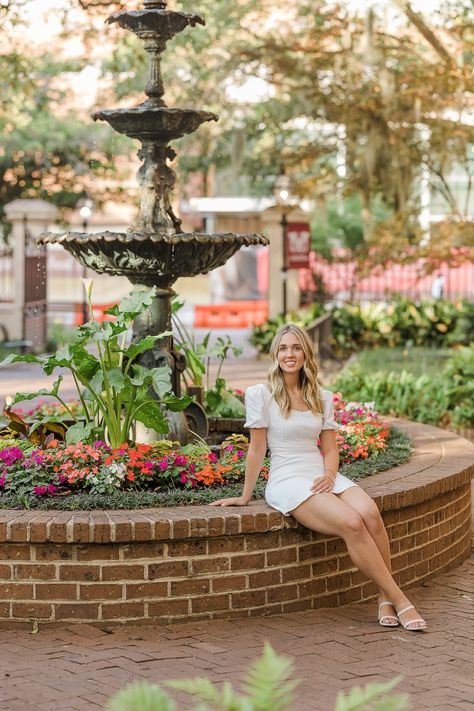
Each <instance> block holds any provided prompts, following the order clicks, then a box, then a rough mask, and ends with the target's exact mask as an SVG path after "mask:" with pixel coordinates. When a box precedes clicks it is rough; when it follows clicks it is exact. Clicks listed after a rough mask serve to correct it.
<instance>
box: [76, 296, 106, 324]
mask: <svg viewBox="0 0 474 711" xmlns="http://www.w3.org/2000/svg"><path fill="white" fill-rule="evenodd" d="M116 303H117V302H116V301H111V302H110V304H92V309H93V311H94V318H95V320H96V321H99V323H102V321H111V320H112V319H113V316H109V315H108V314H104V311H106V310H107V309H110V308H112V306H114V304H116ZM83 308H84V307H83V304H82V303H77V302H76V303H75V304H74V325H75V326H80V325H81V324H82V323H84V319H83ZM87 313H88V314H89V307H87ZM87 318H88V320H89V315H88V317H87Z"/></svg>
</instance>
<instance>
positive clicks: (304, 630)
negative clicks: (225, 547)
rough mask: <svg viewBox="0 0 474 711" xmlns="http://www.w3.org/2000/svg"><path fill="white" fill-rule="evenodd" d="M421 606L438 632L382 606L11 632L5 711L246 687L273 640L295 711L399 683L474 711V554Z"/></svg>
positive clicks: (74, 708) (418, 596)
mask: <svg viewBox="0 0 474 711" xmlns="http://www.w3.org/2000/svg"><path fill="white" fill-rule="evenodd" d="M265 367H266V364H264V363H259V367H258V368H256V369H255V370H253V372H252V374H251V373H250V369H247V368H245V367H241V365H240V366H239V365H237V363H235V364H233V367H231V368H230V372H229V373H228V375H229V376H230V377H229V382H232V384H235V385H237V384H238V383H239V384H240V385H241V386H243V387H246V386H247V385H249V384H251V383H252V382H256V381H258V380H260V379H261V378H262V376H263V373H264V371H265ZM234 368H235V369H234ZM1 389H3V388H0V390H1ZM411 598H412V599H413V601H414V602H415V604H417V605H419V607H420V609H421V610H422V611H423V612H424V614H425V616H426V619H427V621H428V623H429V625H430V631H429V632H427V633H424V634H419V635H417V634H413V633H408V632H405V631H403V630H402V629H401V628H397V629H395V630H390V629H382V628H381V627H380V626H379V625H378V624H376V622H375V615H376V610H375V603H363V604H356V605H347V606H345V607H343V608H339V609H330V610H317V611H311V612H303V613H297V614H291V615H284V616H276V617H267V618H256V619H241V620H231V621H222V620H219V621H209V622H208V621H206V622H199V623H192V624H191V623H181V624H175V625H172V626H159V625H147V626H145V625H143V626H133V627H132V626H129V627H125V628H120V627H112V626H110V627H109V626H105V625H103V626H101V627H92V626H89V625H70V626H67V627H54V628H51V627H47V626H40V629H39V631H38V632H37V633H36V634H32V630H30V629H25V628H23V629H12V628H5V627H3V628H1V629H0V710H1V711H30V709H31V711H33V710H34V711H52V710H53V709H54V710H55V711H87V710H89V709H91V711H93V710H95V709H104V708H105V705H106V702H107V700H108V699H109V698H110V696H111V695H112V694H113V693H114V692H115V691H116V690H117V689H120V688H122V687H123V686H124V685H125V684H126V683H127V682H129V681H132V680H136V679H148V680H150V681H154V682H159V681H162V680H165V679H170V678H176V677H183V676H194V675H197V676H199V675H203V676H208V677H209V678H211V679H213V680H214V681H217V682H221V681H224V680H226V679H229V680H231V681H233V682H234V683H236V684H237V685H238V684H239V680H240V679H241V678H242V675H243V672H244V671H245V670H246V669H247V667H248V665H249V663H250V662H251V661H252V660H253V659H255V657H257V656H259V655H260V653H261V650H262V645H263V642H264V641H265V640H268V641H270V642H271V644H272V645H273V647H274V649H275V650H276V651H277V652H279V653H283V654H287V655H290V656H292V657H293V658H294V660H295V665H296V676H297V677H298V678H300V679H301V684H300V687H299V692H298V701H297V703H296V704H295V705H294V711H332V709H333V707H334V700H335V697H336V694H337V691H338V690H339V689H349V688H351V687H353V686H356V685H364V684H366V683H369V682H377V681H386V680H388V679H391V678H393V677H394V676H396V675H399V674H401V675H403V680H402V681H401V683H400V684H399V687H398V689H399V690H400V691H403V692H406V693H409V694H410V697H411V702H412V709H413V710H414V711H417V710H418V709H433V710H434V711H448V710H449V709H472V708H474V676H473V674H472V660H473V658H474V557H473V556H471V558H470V560H469V561H467V562H466V563H464V564H463V565H462V566H461V567H459V568H457V569H456V570H454V571H452V572H450V573H446V574H444V575H441V576H438V577H437V578H436V579H434V580H432V581H430V582H428V583H425V584H424V585H423V586H421V587H419V588H415V589H414V590H412V591H411ZM177 698H178V699H179V698H181V699H182V700H184V698H187V697H180V696H179V695H178V696H177ZM188 707H189V704H188Z"/></svg>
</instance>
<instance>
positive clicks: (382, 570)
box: [291, 494, 419, 623]
mask: <svg viewBox="0 0 474 711" xmlns="http://www.w3.org/2000/svg"><path fill="white" fill-rule="evenodd" d="M291 514H292V516H293V517H294V518H295V519H296V520H297V521H299V522H300V523H301V524H302V525H303V526H305V527H306V528H309V529H311V530H313V531H318V532H319V533H324V534H328V535H333V536H340V537H341V538H342V539H343V540H344V541H345V543H346V545H347V549H348V552H349V555H350V557H351V560H352V561H353V563H354V564H355V565H356V566H357V567H358V568H359V569H360V570H361V571H362V572H363V573H365V574H366V575H367V576H368V577H369V578H370V579H371V580H373V581H374V582H375V583H376V585H377V586H378V587H379V588H380V590H381V591H382V592H383V595H384V596H385V597H386V599H388V600H391V601H392V603H393V604H394V605H395V606H396V608H397V609H398V610H400V609H402V608H404V607H406V606H407V605H409V604H410V601H409V600H408V598H407V597H406V595H405V594H404V593H403V592H402V590H401V589H400V588H399V587H398V585H397V584H396V583H395V581H394V579H393V578H392V575H391V573H390V571H389V569H388V568H387V566H386V565H385V562H384V559H383V557H382V554H381V553H380V551H379V549H378V547H377V545H376V543H375V541H374V539H373V538H372V536H371V535H370V533H369V531H368V529H367V527H366V525H365V524H364V521H363V520H362V517H361V516H360V515H359V514H358V513H357V511H355V509H354V508H352V506H350V505H349V504H348V503H346V502H345V501H342V500H341V499H340V498H338V496H336V495H335V494H317V495H315V496H311V497H310V498H309V499H306V501H304V502H303V503H302V504H300V505H299V506H298V507H297V508H296V509H294V510H293V511H292V512H291ZM418 617H419V615H418V613H417V612H416V610H410V611H409V612H407V613H406V615H404V618H403V621H404V622H405V623H407V622H409V621H410V620H414V619H416V618H418Z"/></svg>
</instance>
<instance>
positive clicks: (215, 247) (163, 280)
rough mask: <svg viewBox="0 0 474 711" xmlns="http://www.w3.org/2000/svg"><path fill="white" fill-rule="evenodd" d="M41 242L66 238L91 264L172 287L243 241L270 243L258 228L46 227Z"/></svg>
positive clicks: (76, 253) (63, 241)
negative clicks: (93, 230)
mask: <svg viewBox="0 0 474 711" xmlns="http://www.w3.org/2000/svg"><path fill="white" fill-rule="evenodd" d="M38 243H39V244H61V245H62V246H63V247H64V248H65V249H67V250H68V251H69V252H71V253H72V254H73V255H74V256H75V257H76V259H78V260H79V262H81V264H83V265H84V266H86V267H89V268H90V269H93V270H94V271H96V272H99V273H101V274H112V275H114V276H125V277H127V278H128V279H129V281H131V282H132V284H143V285H145V286H157V287H159V288H164V289H168V288H170V287H171V286H172V284H174V282H175V281H176V279H178V278H179V277H185V276H186V277H189V276H196V275H197V274H207V272H209V271H210V270H211V269H215V268H216V267H220V266H222V265H223V264H225V263H226V261H227V260H228V259H229V258H230V257H231V256H232V255H233V254H235V252H237V251H238V250H239V249H240V248H241V247H243V246H250V245H261V246H264V245H267V244H269V240H268V239H267V238H266V237H264V236H263V235H257V234H232V233H227V232H226V233H222V234H203V233H199V232H183V233H173V234H166V233H155V234H146V233H137V232H128V233H124V232H109V231H105V232H96V233H92V234H91V233H84V232H62V233H55V232H45V233H43V234H42V235H40V237H39V238H38Z"/></svg>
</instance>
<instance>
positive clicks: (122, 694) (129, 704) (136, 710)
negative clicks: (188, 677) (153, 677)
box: [107, 681, 176, 711]
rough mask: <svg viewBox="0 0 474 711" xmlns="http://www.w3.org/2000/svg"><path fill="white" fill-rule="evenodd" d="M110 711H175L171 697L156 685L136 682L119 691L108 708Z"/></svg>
mask: <svg viewBox="0 0 474 711" xmlns="http://www.w3.org/2000/svg"><path fill="white" fill-rule="evenodd" d="M107 709H108V711H175V710H176V705H175V703H174V701H173V700H172V699H171V697H170V696H169V695H168V694H167V693H166V692H165V691H163V690H162V689H160V687H159V686H157V685H156V684H150V683H149V682H147V681H135V682H134V683H133V684H129V685H128V686H126V687H125V689H122V691H119V692H118V693H117V694H116V695H115V696H114V697H113V698H112V699H111V700H110V701H109V704H108V706H107Z"/></svg>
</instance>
